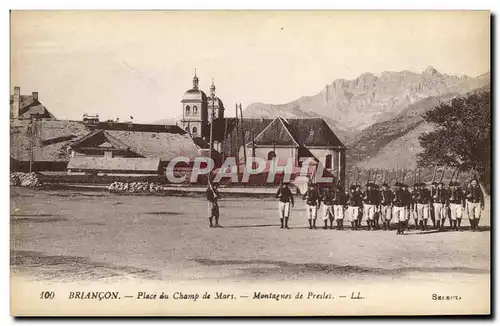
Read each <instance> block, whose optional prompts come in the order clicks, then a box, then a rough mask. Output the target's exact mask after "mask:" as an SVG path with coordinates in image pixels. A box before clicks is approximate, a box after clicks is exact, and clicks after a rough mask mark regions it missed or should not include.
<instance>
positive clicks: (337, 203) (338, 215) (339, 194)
mask: <svg viewBox="0 0 500 326" xmlns="http://www.w3.org/2000/svg"><path fill="white" fill-rule="evenodd" d="M346 205H347V196H346V195H345V193H344V190H343V189H342V187H341V186H340V185H338V186H337V187H336V189H335V200H334V201H333V211H334V215H335V222H337V230H343V229H344V208H345V206H346Z"/></svg>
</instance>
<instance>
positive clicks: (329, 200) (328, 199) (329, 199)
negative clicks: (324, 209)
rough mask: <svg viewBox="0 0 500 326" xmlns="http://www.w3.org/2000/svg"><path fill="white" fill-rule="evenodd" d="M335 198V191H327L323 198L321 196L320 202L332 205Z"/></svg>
mask: <svg viewBox="0 0 500 326" xmlns="http://www.w3.org/2000/svg"><path fill="white" fill-rule="evenodd" d="M335 196H336V194H335V190H333V189H327V190H326V192H325V193H324V194H323V196H321V201H323V203H324V204H325V205H333V204H334V202H335Z"/></svg>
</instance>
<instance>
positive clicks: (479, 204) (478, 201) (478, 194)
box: [466, 179, 484, 232]
mask: <svg viewBox="0 0 500 326" xmlns="http://www.w3.org/2000/svg"><path fill="white" fill-rule="evenodd" d="M466 200H467V202H466V205H467V214H468V215H469V221H470V225H471V231H473V232H478V231H480V230H479V227H478V225H479V219H480V218H481V211H483V210H484V194H483V191H482V189H481V187H480V186H479V184H478V181H477V179H472V181H471V182H470V186H469V188H468V189H467V194H466Z"/></svg>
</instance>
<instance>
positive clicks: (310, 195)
mask: <svg viewBox="0 0 500 326" xmlns="http://www.w3.org/2000/svg"><path fill="white" fill-rule="evenodd" d="M302 199H305V201H306V203H307V205H309V206H318V204H319V200H320V198H319V193H318V191H317V190H316V189H314V188H313V189H312V190H310V189H307V191H306V192H305V194H304V196H302Z"/></svg>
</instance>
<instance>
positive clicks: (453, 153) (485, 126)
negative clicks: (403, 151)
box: [417, 90, 491, 188]
mask: <svg viewBox="0 0 500 326" xmlns="http://www.w3.org/2000/svg"><path fill="white" fill-rule="evenodd" d="M423 118H424V120H425V121H427V122H430V123H432V124H434V125H435V126H436V129H435V130H434V131H432V132H429V133H424V134H422V135H420V137H419V140H420V145H421V146H422V147H423V148H424V151H423V152H422V153H420V154H418V162H417V163H418V166H419V167H429V166H434V165H439V166H449V167H453V168H458V169H459V170H460V171H462V172H469V171H472V170H475V171H477V172H478V174H479V178H480V181H481V182H483V183H484V184H486V185H488V186H489V184H490V168H491V161H490V160H491V94H490V91H489V90H488V91H481V92H476V93H472V94H470V95H467V96H465V97H457V98H454V99H453V100H452V101H451V103H440V104H439V105H438V106H436V107H435V108H434V109H432V110H430V111H427V112H426V113H425V114H424V115H423ZM488 188H489V187H488Z"/></svg>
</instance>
